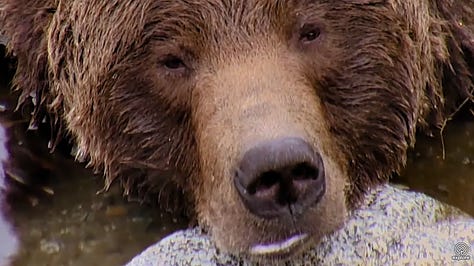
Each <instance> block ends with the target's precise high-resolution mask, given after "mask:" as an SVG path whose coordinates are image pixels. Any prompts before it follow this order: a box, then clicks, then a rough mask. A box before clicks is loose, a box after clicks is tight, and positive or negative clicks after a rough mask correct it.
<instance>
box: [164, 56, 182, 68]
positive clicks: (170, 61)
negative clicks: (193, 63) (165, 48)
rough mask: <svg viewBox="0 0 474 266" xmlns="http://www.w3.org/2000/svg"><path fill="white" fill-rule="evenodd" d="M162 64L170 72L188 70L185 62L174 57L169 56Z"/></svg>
mask: <svg viewBox="0 0 474 266" xmlns="http://www.w3.org/2000/svg"><path fill="white" fill-rule="evenodd" d="M162 64H163V66H164V67H165V68H166V69H168V70H170V71H177V70H178V71H179V70H184V69H185V68H186V65H185V64H184V62H183V60H182V59H181V58H179V57H177V56H174V55H170V56H167V57H166V58H165V59H164V60H163V61H162Z"/></svg>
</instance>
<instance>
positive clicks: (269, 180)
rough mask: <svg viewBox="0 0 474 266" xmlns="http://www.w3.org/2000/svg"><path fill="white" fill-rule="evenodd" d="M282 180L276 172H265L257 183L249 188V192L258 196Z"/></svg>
mask: <svg viewBox="0 0 474 266" xmlns="http://www.w3.org/2000/svg"><path fill="white" fill-rule="evenodd" d="M280 179H281V175H280V174H279V173H278V172H276V171H268V172H265V173H263V174H261V175H260V176H259V177H258V178H257V179H256V182H254V183H252V184H251V185H250V186H249V188H248V192H249V193H250V194H256V193H258V192H260V191H266V190H268V189H270V188H272V187H273V186H275V185H277V184H278V183H279V182H280Z"/></svg>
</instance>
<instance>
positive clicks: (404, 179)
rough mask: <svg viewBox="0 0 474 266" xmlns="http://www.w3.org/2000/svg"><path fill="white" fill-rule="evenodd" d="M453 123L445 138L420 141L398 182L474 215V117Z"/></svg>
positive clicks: (418, 140) (438, 137)
mask: <svg viewBox="0 0 474 266" xmlns="http://www.w3.org/2000/svg"><path fill="white" fill-rule="evenodd" d="M467 116H468V117H465V118H463V119H461V120H458V121H455V122H453V123H450V124H449V125H448V127H446V129H445V131H444V152H443V143H442V141H441V136H439V135H438V136H435V137H433V138H428V137H420V138H418V139H417V144H416V146H415V150H414V151H412V152H410V155H409V158H408V165H407V168H406V169H405V171H404V172H403V173H402V175H401V176H400V177H399V178H396V179H395V180H394V182H397V183H403V184H405V185H407V186H408V187H410V188H411V189H413V190H416V191H421V192H424V193H426V194H428V195H430V196H432V197H434V198H437V199H439V200H441V201H443V202H446V203H449V204H451V205H454V206H458V207H459V208H461V209H463V210H464V211H466V212H468V213H469V214H471V215H473V216H474V119H473V118H474V116H471V115H470V114H469V115H467Z"/></svg>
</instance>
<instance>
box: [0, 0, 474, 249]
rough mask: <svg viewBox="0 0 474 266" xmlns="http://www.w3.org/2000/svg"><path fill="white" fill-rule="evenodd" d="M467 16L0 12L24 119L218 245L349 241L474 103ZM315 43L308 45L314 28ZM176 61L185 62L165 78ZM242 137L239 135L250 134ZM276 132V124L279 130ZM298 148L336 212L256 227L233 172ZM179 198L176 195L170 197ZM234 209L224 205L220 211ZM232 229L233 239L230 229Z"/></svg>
mask: <svg viewBox="0 0 474 266" xmlns="http://www.w3.org/2000/svg"><path fill="white" fill-rule="evenodd" d="M473 8H474V2H473V1H472V0H457V1H454V0H445V1H443V0H436V1H435V0H422V1H405V0H342V1H323V0H313V1H309V0H308V1H293V0H287V1H270V0H268V1H254V0H244V1H234V0H206V1H198V0H195V1H193V0H190V1H176V0H160V1H151V0H145V1H101V0H87V1H72V0H69V1H59V0H56V1H53V0H36V1H30V0H0V12H1V13H0V25H2V26H1V27H2V28H1V30H2V32H3V33H4V34H5V35H6V36H8V37H9V39H10V42H9V45H8V49H9V50H10V52H11V53H12V54H13V55H14V56H16V58H17V60H18V61H17V62H18V65H17V73H16V76H15V79H14V82H15V89H16V90H17V91H18V92H19V93H20V97H19V103H18V104H19V107H21V106H24V105H30V104H31V102H32V101H31V100H32V99H33V100H34V101H33V102H35V103H36V105H35V112H34V114H33V117H32V123H37V122H38V121H39V120H41V119H42V118H43V115H44V111H46V112H47V113H48V115H49V116H50V117H51V121H52V124H53V126H54V128H55V129H57V130H56V132H57V134H56V136H58V137H61V136H62V134H63V133H62V131H61V128H63V127H64V128H65V129H66V132H67V133H68V134H70V135H71V137H72V138H73V139H74V141H75V143H76V144H77V146H78V148H79V151H78V154H77V158H78V159H81V160H88V161H89V162H90V165H91V166H93V167H94V169H96V170H97V171H102V172H103V173H104V175H105V177H106V187H108V186H109V185H110V184H111V182H112V181H114V180H118V181H120V182H121V183H122V185H123V187H124V188H125V192H126V194H130V195H138V196H139V197H141V198H148V199H151V200H154V201H160V202H167V204H170V202H169V201H168V199H169V198H170V197H169V195H173V196H176V195H179V198H181V197H182V198H184V199H185V202H186V203H185V204H186V206H187V209H189V210H196V211H197V214H196V215H197V217H198V219H199V221H200V222H201V223H202V224H203V225H204V226H207V227H208V228H209V229H210V231H211V233H212V234H213V235H214V238H215V239H216V241H217V243H218V245H219V246H220V247H222V248H224V249H228V250H231V251H233V252H245V250H246V249H247V248H248V247H249V246H250V245H252V244H255V243H260V242H269V241H274V240H278V239H283V238H285V237H288V236H290V235H292V234H295V233H298V232H309V233H310V234H312V235H313V238H314V240H316V241H317V240H318V239H320V238H321V237H322V236H323V235H325V234H327V233H329V232H331V231H333V230H334V229H336V228H337V227H339V226H340V225H341V224H342V222H343V221H344V219H345V216H346V215H347V213H348V212H349V211H350V210H351V209H353V208H355V207H357V203H358V202H359V201H360V199H361V197H362V196H363V195H364V193H365V192H366V191H367V190H368V189H369V188H371V187H373V186H375V185H377V184H380V183H383V182H386V181H387V179H388V177H389V176H390V175H391V174H392V173H393V172H397V171H399V170H400V169H401V168H402V167H403V165H404V163H405V159H406V151H407V149H408V148H409V147H410V146H412V145H413V144H414V141H415V132H416V129H417V128H421V129H423V130H426V131H430V130H432V129H436V128H438V130H439V128H440V127H441V126H442V124H443V121H444V120H445V119H446V118H447V116H448V115H449V113H450V112H452V111H453V110H454V109H455V108H456V107H457V106H458V105H459V104H460V103H461V102H463V101H464V100H465V99H468V98H471V99H472V92H473V77H472V73H473V68H474V58H473V56H474V12H473ZM308 23H310V24H317V25H318V26H319V27H320V28H321V29H322V34H321V37H320V39H319V40H318V41H317V42H316V43H315V44H311V46H309V47H303V46H301V44H300V43H299V42H298V36H299V35H298V34H299V30H300V28H301V26H302V25H303V24H308ZM170 54H173V55H176V56H179V57H181V58H183V59H184V61H185V62H186V66H187V68H186V69H185V70H183V71H179V72H173V71H171V72H170V71H168V70H166V69H165V68H164V67H163V61H164V60H166V58H167V56H169V55H170ZM240 121H244V122H240ZM269 121H270V122H269ZM288 134H290V135H298V136H303V137H304V138H306V139H308V140H309V141H310V143H312V145H313V146H314V147H316V148H317V149H318V150H319V151H320V152H321V154H322V155H323V160H324V162H325V166H326V168H328V171H327V172H328V174H327V179H328V189H327V193H326V196H325V197H324V198H323V199H322V201H321V202H320V203H319V204H318V206H316V207H314V208H311V209H310V210H309V211H308V213H307V214H305V215H304V216H303V217H302V218H300V219H299V220H297V221H295V220H292V218H291V217H288V220H285V219H282V220H278V221H263V220H260V219H258V218H256V217H253V216H252V215H251V214H250V213H249V212H248V211H246V210H245V209H244V208H243V206H242V204H241V203H240V201H239V198H238V196H237V195H236V192H235V191H234V190H233V187H232V178H233V176H232V173H231V169H232V167H234V166H235V164H236V163H237V162H238V159H239V158H240V156H241V155H242V152H244V151H245V150H246V149H247V148H249V147H251V145H252V144H255V143H257V142H258V141H261V140H264V139H270V138H278V137H282V136H287V135H288ZM170 191H173V192H170ZM224 202H225V204H223V203H224ZM229 228H232V229H229Z"/></svg>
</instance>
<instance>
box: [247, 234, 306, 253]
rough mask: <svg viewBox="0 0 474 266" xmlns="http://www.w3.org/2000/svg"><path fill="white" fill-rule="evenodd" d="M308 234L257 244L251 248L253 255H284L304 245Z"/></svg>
mask: <svg viewBox="0 0 474 266" xmlns="http://www.w3.org/2000/svg"><path fill="white" fill-rule="evenodd" d="M307 239H308V234H298V235H293V236H291V237H289V238H287V239H285V240H282V241H279V242H273V243H266V244H257V245H254V246H253V247H251V248H250V252H249V253H250V255H252V256H282V255H283V256H284V255H287V254H289V253H291V252H292V251H294V250H295V249H297V248H298V247H300V246H302V245H303V244H304V243H305V242H306V240H307Z"/></svg>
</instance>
